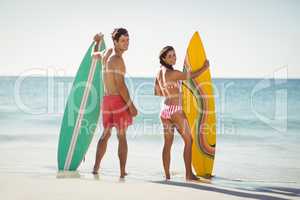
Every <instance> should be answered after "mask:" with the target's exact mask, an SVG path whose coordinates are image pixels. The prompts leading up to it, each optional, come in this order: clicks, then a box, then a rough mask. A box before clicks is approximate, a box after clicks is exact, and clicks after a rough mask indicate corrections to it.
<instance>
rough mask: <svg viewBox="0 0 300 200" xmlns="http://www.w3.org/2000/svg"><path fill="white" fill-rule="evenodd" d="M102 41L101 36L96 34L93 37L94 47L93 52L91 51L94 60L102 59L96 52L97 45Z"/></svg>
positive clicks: (97, 49)
mask: <svg viewBox="0 0 300 200" xmlns="http://www.w3.org/2000/svg"><path fill="white" fill-rule="evenodd" d="M102 40H103V34H96V35H95V36H94V41H95V46H94V51H93V57H94V58H96V59H99V60H101V59H102V58H101V57H102V56H101V54H100V52H98V51H99V44H100V42H102Z"/></svg>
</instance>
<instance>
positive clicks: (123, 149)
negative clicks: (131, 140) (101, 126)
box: [117, 128, 128, 178]
mask: <svg viewBox="0 0 300 200" xmlns="http://www.w3.org/2000/svg"><path fill="white" fill-rule="evenodd" d="M126 130H127V128H117V135H118V139H119V147H118V155H119V159H120V178H124V177H125V176H126V175H127V174H126V170H125V167H126V161H127V151H128V147H127V139H126Z"/></svg>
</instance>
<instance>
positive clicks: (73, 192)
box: [0, 173, 300, 200]
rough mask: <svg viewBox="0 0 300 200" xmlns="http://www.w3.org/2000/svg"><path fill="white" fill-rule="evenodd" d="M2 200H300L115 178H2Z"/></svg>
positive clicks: (286, 194) (290, 195)
mask: <svg viewBox="0 0 300 200" xmlns="http://www.w3.org/2000/svg"><path fill="white" fill-rule="evenodd" d="M0 192H1V198H2V199H44V200H46V199H66V198H68V199H83V198H85V199H90V200H92V199H131V200H134V199H178V200H179V199H186V198H187V197H188V198H189V199H231V200H234V199H274V200H280V199H300V196H299V195H300V189H298V190H295V191H292V190H291V191H283V188H282V191H280V190H279V188H277V189H276V188H273V189H271V188H269V190H267V189H263V188H262V190H261V191H247V190H243V189H232V188H229V187H227V188H226V187H220V186H215V185H213V184H204V183H187V182H184V181H183V182H177V181H174V182H173V181H167V182H166V181H152V182H145V181H132V180H130V179H129V180H119V179H118V178H117V177H110V178H109V177H105V178H103V179H102V178H95V177H93V176H92V175H88V174H85V175H80V177H79V178H70V176H69V178H56V177H55V176H53V175H48V176H45V175H43V176H37V175H34V174H32V175H25V174H19V175H16V174H2V173H1V179H0Z"/></svg>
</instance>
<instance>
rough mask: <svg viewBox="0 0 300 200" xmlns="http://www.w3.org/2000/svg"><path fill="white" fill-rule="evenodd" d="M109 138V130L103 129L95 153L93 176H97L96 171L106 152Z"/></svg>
mask: <svg viewBox="0 0 300 200" xmlns="http://www.w3.org/2000/svg"><path fill="white" fill-rule="evenodd" d="M110 136H111V128H105V129H104V130H103V134H102V136H101V138H100V139H99V141H98V145H97V152H96V160H95V165H94V170H93V174H98V170H99V167H100V162H101V160H102V158H103V156H104V154H105V152H106V147H107V141H108V139H109V138H110Z"/></svg>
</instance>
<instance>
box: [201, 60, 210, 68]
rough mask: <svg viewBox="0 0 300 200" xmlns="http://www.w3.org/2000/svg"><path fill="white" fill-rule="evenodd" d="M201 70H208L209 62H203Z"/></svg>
mask: <svg viewBox="0 0 300 200" xmlns="http://www.w3.org/2000/svg"><path fill="white" fill-rule="evenodd" d="M202 68H204V69H205V70H206V69H208V68H209V61H208V60H205V62H204V64H203V67H202Z"/></svg>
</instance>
